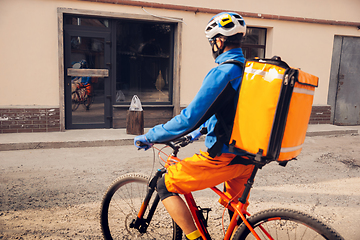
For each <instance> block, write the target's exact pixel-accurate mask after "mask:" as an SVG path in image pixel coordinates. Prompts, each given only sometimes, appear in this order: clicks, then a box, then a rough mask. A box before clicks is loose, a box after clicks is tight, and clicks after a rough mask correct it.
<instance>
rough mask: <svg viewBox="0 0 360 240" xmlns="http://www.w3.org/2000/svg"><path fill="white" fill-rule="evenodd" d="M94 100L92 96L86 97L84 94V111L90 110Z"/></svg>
mask: <svg viewBox="0 0 360 240" xmlns="http://www.w3.org/2000/svg"><path fill="white" fill-rule="evenodd" d="M94 99H95V97H94V95H93V94H92V95H87V94H85V98H84V106H85V109H86V110H89V109H90V106H91V104H93V103H94Z"/></svg>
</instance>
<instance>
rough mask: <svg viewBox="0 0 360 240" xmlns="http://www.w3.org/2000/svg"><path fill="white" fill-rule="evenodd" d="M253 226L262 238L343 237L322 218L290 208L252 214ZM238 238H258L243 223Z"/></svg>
mask: <svg viewBox="0 0 360 240" xmlns="http://www.w3.org/2000/svg"><path fill="white" fill-rule="evenodd" d="M248 221H249V223H250V224H251V226H252V227H253V228H254V230H255V232H256V233H257V234H258V236H259V237H260V238H261V239H271V238H269V237H267V236H266V234H269V235H270V236H271V237H272V239H275V240H276V239H279V240H280V239H281V240H285V239H328V240H340V239H343V238H342V237H341V236H340V235H339V234H338V233H337V232H336V231H335V230H333V229H332V228H331V227H329V226H327V225H325V224H324V223H322V222H321V221H320V220H318V219H316V218H314V217H312V216H310V215H307V214H305V213H302V212H299V211H296V210H290V209H281V208H279V209H269V210H265V211H262V212H259V213H257V214H255V215H254V216H251V217H250V218H249V219H248ZM233 239H236V240H243V239H246V240H251V239H256V238H255V237H254V235H253V234H252V233H251V232H250V230H249V229H248V228H247V227H246V226H245V224H244V223H243V224H241V225H240V227H239V229H238V230H237V231H236V233H235V235H234V238H233Z"/></svg>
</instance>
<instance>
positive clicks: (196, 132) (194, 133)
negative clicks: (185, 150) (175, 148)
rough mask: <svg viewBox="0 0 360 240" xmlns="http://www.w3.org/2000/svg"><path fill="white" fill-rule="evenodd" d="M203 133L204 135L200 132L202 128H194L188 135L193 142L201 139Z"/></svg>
mask: <svg viewBox="0 0 360 240" xmlns="http://www.w3.org/2000/svg"><path fill="white" fill-rule="evenodd" d="M201 135H202V133H201V132H200V130H194V131H192V132H191V133H189V134H188V136H189V137H190V138H191V139H190V141H191V142H193V141H197V140H199V138H200V137H201Z"/></svg>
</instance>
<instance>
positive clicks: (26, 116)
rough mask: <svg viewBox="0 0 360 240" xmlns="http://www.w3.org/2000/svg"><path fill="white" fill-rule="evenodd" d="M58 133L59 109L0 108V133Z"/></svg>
mask: <svg viewBox="0 0 360 240" xmlns="http://www.w3.org/2000/svg"><path fill="white" fill-rule="evenodd" d="M55 131H60V111H59V108H0V133H23V132H55Z"/></svg>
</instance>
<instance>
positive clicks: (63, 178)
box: [0, 135, 360, 240]
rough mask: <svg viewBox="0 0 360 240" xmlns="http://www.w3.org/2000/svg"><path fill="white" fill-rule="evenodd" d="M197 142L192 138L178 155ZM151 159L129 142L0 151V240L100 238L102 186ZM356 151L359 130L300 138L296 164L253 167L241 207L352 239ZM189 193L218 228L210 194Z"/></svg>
mask: <svg viewBox="0 0 360 240" xmlns="http://www.w3.org/2000/svg"><path fill="white" fill-rule="evenodd" d="M202 146H203V143H202V142H197V143H194V144H192V145H191V146H188V147H187V148H185V149H184V150H183V151H182V152H181V155H180V157H181V156H186V155H190V154H192V153H193V152H197V151H198V149H200V148H203V147H202ZM152 156H153V153H152V152H151V151H146V152H144V151H137V150H135V149H134V147H132V146H121V147H94V148H71V149H70V148H69V149H66V148H63V149H39V150H22V151H6V152H0V159H1V162H0V174H1V177H0V183H1V185H0V190H1V191H0V239H102V235H101V230H100V225H99V210H100V204H101V200H102V196H103V194H104V193H105V191H106V189H107V187H108V186H109V185H110V184H111V182H112V181H113V180H114V179H115V178H117V177H118V176H119V175H121V174H123V173H127V172H143V173H149V172H151V169H152V168H153V161H152ZM359 156H360V137H359V135H352V136H350V135H347V136H327V137H308V138H307V139H306V142H305V144H304V148H303V151H302V153H301V155H300V156H299V157H298V160H297V161H292V162H290V163H289V164H288V165H287V166H286V167H285V168H284V167H281V166H279V165H278V164H276V163H271V164H269V165H268V166H265V167H264V168H263V169H262V170H260V171H259V173H258V176H257V178H256V179H255V185H254V188H253V190H252V192H251V197H250V207H249V209H248V210H249V212H251V213H255V212H257V211H260V210H263V209H268V208H274V207H289V208H292V209H297V210H301V211H304V212H306V213H310V214H311V215H313V216H316V217H318V218H319V219H321V220H323V221H324V222H326V223H328V224H330V225H331V226H332V227H333V228H335V229H336V230H337V231H338V232H339V233H340V234H341V235H342V236H343V237H344V238H345V239H349V240H352V239H353V240H356V239H360V229H359V227H358V222H359V220H360V172H359V170H360V157H359ZM157 167H158V164H157V163H155V169H156V168H157ZM195 197H196V199H197V201H198V203H199V205H201V206H202V207H211V208H212V209H213V210H212V211H211V212H210V226H216V227H214V229H219V227H220V226H221V215H222V213H223V208H222V207H221V205H220V204H218V203H217V197H216V195H215V194H213V193H212V192H210V191H209V190H204V191H201V192H198V193H196V194H195ZM209 199H210V200H209ZM214 234H215V235H214V236H215V239H221V232H215V233H214Z"/></svg>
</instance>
